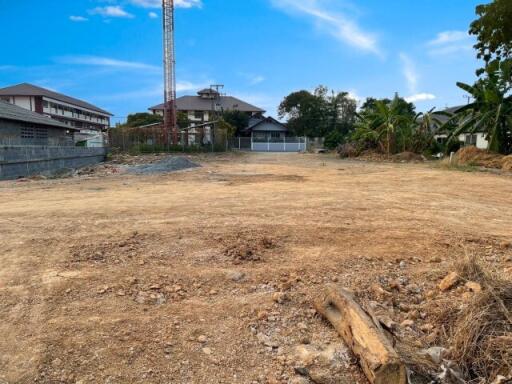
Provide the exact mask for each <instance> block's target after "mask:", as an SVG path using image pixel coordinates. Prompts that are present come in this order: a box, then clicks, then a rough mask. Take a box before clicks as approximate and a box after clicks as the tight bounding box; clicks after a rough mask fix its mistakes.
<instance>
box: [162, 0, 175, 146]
mask: <svg viewBox="0 0 512 384" xmlns="http://www.w3.org/2000/svg"><path fill="white" fill-rule="evenodd" d="M162 8H163V22H164V26H163V27H164V89H165V91H164V92H165V94H164V103H165V106H164V137H165V142H166V144H168V143H169V141H170V139H171V140H172V144H174V145H176V144H178V143H179V137H178V126H177V116H176V114H177V113H176V57H175V49H174V0H162Z"/></svg>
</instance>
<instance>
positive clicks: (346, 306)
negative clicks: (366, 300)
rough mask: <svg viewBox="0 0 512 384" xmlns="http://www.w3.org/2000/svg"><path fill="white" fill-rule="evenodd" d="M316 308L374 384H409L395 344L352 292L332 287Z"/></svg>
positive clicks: (328, 288) (316, 304)
mask: <svg viewBox="0 0 512 384" xmlns="http://www.w3.org/2000/svg"><path fill="white" fill-rule="evenodd" d="M315 306H316V309H317V311H318V312H319V313H321V314H322V315H323V316H325V317H326V318H327V319H328V320H329V321H330V322H331V323H332V325H333V326H334V328H336V330H337V331H338V333H339V334H340V335H341V337H342V338H343V340H344V341H345V343H346V344H347V345H348V346H349V347H350V348H351V349H352V351H353V352H354V354H355V355H356V356H357V358H358V359H359V362H360V364H361V367H362V368H363V371H364V373H365V375H366V377H367V378H368V380H369V381H370V382H371V383H372V384H406V382H407V377H406V370H405V365H404V364H403V363H402V361H401V360H400V357H399V356H398V354H397V352H396V351H395V350H394V348H393V346H392V344H391V342H390V341H389V340H388V339H387V338H386V336H385V334H384V332H383V330H382V328H381V327H380V325H379V324H377V323H376V322H375V321H374V320H373V319H372V316H370V315H369V314H368V313H367V312H366V311H365V310H363V308H362V307H361V306H360V305H359V304H357V303H356V301H355V299H354V297H353V295H352V294H351V293H350V292H349V291H347V290H345V289H339V288H337V287H335V286H333V285H330V286H328V287H327V289H326V291H325V293H324V294H323V295H322V297H321V298H319V299H318V300H317V301H316V303H315Z"/></svg>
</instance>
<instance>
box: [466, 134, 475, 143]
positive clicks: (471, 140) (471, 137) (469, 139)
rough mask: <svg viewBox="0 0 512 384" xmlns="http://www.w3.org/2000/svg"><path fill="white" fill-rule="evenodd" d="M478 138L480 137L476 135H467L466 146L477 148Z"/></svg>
mask: <svg viewBox="0 0 512 384" xmlns="http://www.w3.org/2000/svg"><path fill="white" fill-rule="evenodd" d="M477 137H478V136H477V135H476V134H472V135H466V142H465V144H466V145H475V146H476V141H477Z"/></svg>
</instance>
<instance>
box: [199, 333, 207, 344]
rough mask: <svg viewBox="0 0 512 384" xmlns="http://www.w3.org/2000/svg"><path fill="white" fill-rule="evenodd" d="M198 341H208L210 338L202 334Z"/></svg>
mask: <svg viewBox="0 0 512 384" xmlns="http://www.w3.org/2000/svg"><path fill="white" fill-rule="evenodd" d="M197 341H199V342H200V343H206V342H207V341H208V338H207V337H206V336H205V335H201V336H199V337H198V338H197Z"/></svg>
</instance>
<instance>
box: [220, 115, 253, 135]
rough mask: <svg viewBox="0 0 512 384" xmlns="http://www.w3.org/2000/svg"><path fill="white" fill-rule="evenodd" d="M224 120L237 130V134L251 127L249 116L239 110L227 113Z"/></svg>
mask: <svg viewBox="0 0 512 384" xmlns="http://www.w3.org/2000/svg"><path fill="white" fill-rule="evenodd" d="M222 119H223V120H224V121H225V122H226V123H228V124H229V125H231V126H232V127H233V128H234V129H235V132H236V134H240V132H241V131H242V130H243V129H245V128H247V126H248V125H249V115H248V114H247V113H245V112H241V111H237V110H229V111H225V112H224V113H223V114H222Z"/></svg>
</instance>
